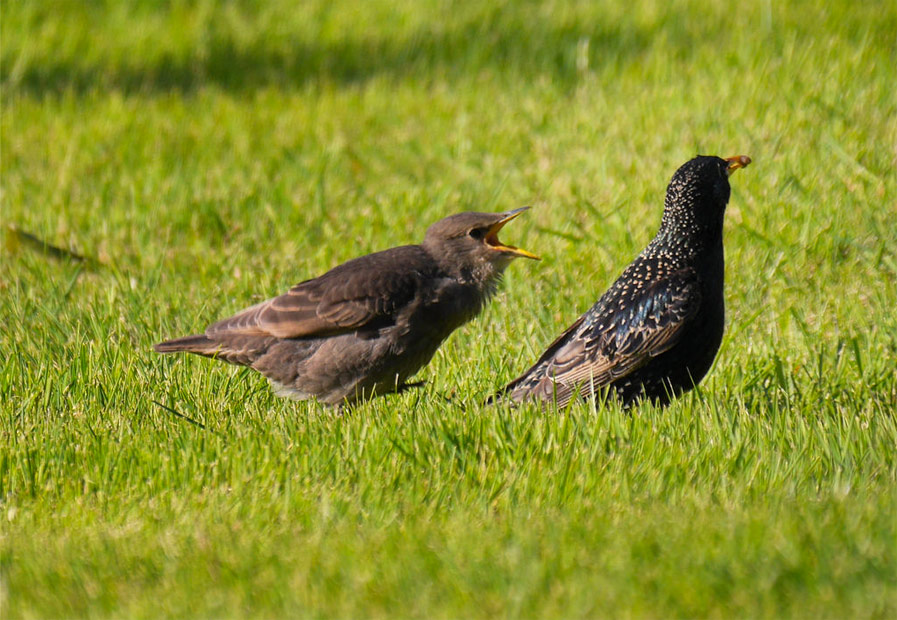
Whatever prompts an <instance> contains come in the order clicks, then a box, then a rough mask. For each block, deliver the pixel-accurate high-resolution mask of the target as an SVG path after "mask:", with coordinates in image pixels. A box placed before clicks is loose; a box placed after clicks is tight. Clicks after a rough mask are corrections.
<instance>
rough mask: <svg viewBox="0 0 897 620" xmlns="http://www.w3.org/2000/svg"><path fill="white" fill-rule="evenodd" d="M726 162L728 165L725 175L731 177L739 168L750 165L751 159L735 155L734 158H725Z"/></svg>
mask: <svg viewBox="0 0 897 620" xmlns="http://www.w3.org/2000/svg"><path fill="white" fill-rule="evenodd" d="M726 161H727V162H729V165H728V166H726V173H727V174H728V175H729V176H732V173H733V172H735V171H736V170H738V169H739V168H745V167H746V166H747V165H748V164H749V163H751V158H750V157H748V156H747V155H736V156H735V157H726Z"/></svg>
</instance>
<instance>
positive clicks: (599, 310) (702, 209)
mask: <svg viewBox="0 0 897 620" xmlns="http://www.w3.org/2000/svg"><path fill="white" fill-rule="evenodd" d="M750 163H751V158H750V157H748V156H746V155H739V156H737V157H729V158H728V159H720V158H719V157H706V156H699V157H695V158H694V159H691V160H690V161H688V162H686V163H685V164H684V165H683V166H682V167H680V168H679V169H678V170H677V171H676V173H675V174H674V175H673V178H672V180H671V181H670V184H669V187H668V188H667V194H666V200H665V203H664V210H663V219H662V221H661V224H660V230H659V231H658V232H657V235H656V236H655V237H654V240H653V241H651V243H650V244H648V247H646V248H645V249H644V250H643V251H642V253H641V254H639V256H638V257H637V258H636V259H635V260H634V261H633V262H632V264H630V265H629V266H628V267H627V268H626V269H625V270H624V271H623V274H622V275H621V276H620V277H619V278H618V279H617V281H616V282H614V284H613V285H612V286H611V287H610V289H608V291H607V292H605V293H604V294H603V295H602V296H601V298H600V299H598V301H597V302H595V305H594V306H592V307H591V309H589V311H588V312H586V313H585V314H583V315H582V316H581V317H579V319H577V320H576V322H574V323H573V325H571V326H570V327H569V328H568V329H567V331H565V332H564V333H563V334H561V335H560V337H558V339H557V340H555V341H554V342H553V343H552V344H551V345H549V346H548V349H547V350H546V351H545V352H544V353H543V354H542V356H541V357H540V358H539V360H538V361H537V362H536V363H535V365H533V367H532V368H530V369H529V370H527V371H526V372H525V373H523V375H521V376H520V377H518V378H517V379H515V380H514V381H512V382H511V383H510V384H509V385H507V386H506V387H505V388H504V389H503V390H502V391H501V392H499V393H498V394H496V395H495V396H493V397H492V399H491V401H496V400H503V399H507V400H511V401H513V402H521V401H525V400H530V399H534V400H542V401H546V402H552V401H554V402H556V403H557V405H558V406H561V407H562V406H564V405H566V404H567V403H569V402H570V401H571V400H572V399H573V397H574V396H575V395H577V394H579V395H580V396H582V397H585V398H588V397H590V396H592V395H593V394H596V393H598V394H601V393H602V392H603V391H604V390H607V391H608V392H609V393H610V394H611V395H612V396H615V397H616V398H618V399H619V400H620V401H621V402H622V403H623V405H624V406H629V405H631V404H632V403H633V402H635V401H636V400H638V399H640V398H647V399H650V400H652V401H654V402H656V403H658V404H660V405H666V404H667V403H669V401H670V399H672V398H674V397H676V396H678V395H680V394H682V393H683V392H687V391H688V390H690V389H692V388H693V387H694V386H695V385H697V384H698V382H699V381H700V380H701V379H702V378H703V377H704V375H705V374H707V371H708V370H709V369H710V366H711V364H712V363H713V359H714V357H716V353H717V351H718V350H719V345H720V342H721V341H722V337H723V327H724V325H725V305H724V301H723V272H724V266H723V215H724V214H725V211H726V204H727V203H728V202H729V194H730V192H731V188H730V187H729V175H731V174H732V173H733V172H735V171H736V170H738V169H739V168H743V167H745V166H747V165H748V164H750Z"/></svg>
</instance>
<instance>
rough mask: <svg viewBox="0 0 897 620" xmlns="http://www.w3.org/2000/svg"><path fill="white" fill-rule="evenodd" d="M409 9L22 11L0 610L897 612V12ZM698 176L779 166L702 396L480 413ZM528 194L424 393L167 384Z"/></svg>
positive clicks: (753, 223)
mask: <svg viewBox="0 0 897 620" xmlns="http://www.w3.org/2000/svg"><path fill="white" fill-rule="evenodd" d="M160 4H161V3H160ZM392 4H393V3H388V2H382V1H377V2H368V3H357V2H346V3H340V4H334V3H333V2H331V1H330V0H325V1H321V2H307V3H301V5H300V6H298V7H297V6H294V3H290V2H280V1H277V2H259V3H252V2H231V3H226V4H224V5H223V6H222V7H216V6H215V5H214V4H213V3H210V2H197V3H187V2H173V3H170V6H168V7H166V8H159V7H158V6H157V3H154V2H143V3H141V2H133V3H125V2H115V3H108V5H107V4H105V3H102V2H91V3H87V2H6V3H3V5H2V20H0V35H2V36H0V53H2V56H0V78H2V115H0V130H2V137H0V145H2V158H0V159H2V161H0V173H2V194H0V214H2V223H3V228H4V237H3V239H4V242H3V243H4V245H3V249H2V256H0V261H2V262H0V321H2V323H0V524H2V525H0V615H2V616H3V617H4V618H6V617H9V618H17V617H23V618H36V617H71V616H90V617H159V616H172V617H185V616H189V617H197V616H200V617H232V616H236V617H242V616H261V617H276V616H279V615H282V614H288V615H290V616H310V617H428V618H429V617H436V618H440V617H442V618H455V617H494V616H496V615H498V616H510V617H519V616H523V617H576V616H579V617H582V616H586V617H602V616H610V617H770V618H778V617H783V616H785V617H832V618H836V617H854V618H858V617H870V618H885V617H894V616H895V615H897V517H895V515H897V416H895V411H897V372H895V366H897V313H895V310H894V309H895V307H897V243H895V240H897V232H895V230H897V174H895V167H897V149H895V145H897V89H895V88H894V79H893V75H894V74H893V71H894V66H895V64H897V47H895V39H894V32H897V5H895V4H894V3H893V2H869V3H860V4H856V3H848V2H846V1H842V2H830V3H827V8H826V9H825V10H822V9H819V8H818V7H817V4H818V3H813V2H792V3H774V2H753V3H751V2H745V3H731V2H730V3H705V2H696V1H695V2H682V3H667V2H648V1H643V0H633V1H632V2H626V3H615V4H613V5H609V3H591V2H579V3H561V2H547V3H543V4H537V3H528V2H519V3H507V4H498V3H455V2H449V1H444V2H425V3H407V5H406V4H402V6H399V7H395V6H392ZM396 4H398V3H396ZM697 152H702V153H711V154H718V155H722V156H729V155H735V154H742V153H746V154H749V155H751V156H752V157H753V158H754V164H753V165H752V166H751V167H749V168H748V169H747V170H745V171H741V172H739V173H738V174H737V175H736V176H734V177H733V196H732V202H731V203H730V207H729V211H728V216H727V225H726V253H727V278H728V282H727V294H726V297H727V304H728V327H727V332H726V337H725V340H724V343H723V347H722V350H721V351H720V355H719V357H718V359H717V362H716V365H715V367H714V369H713V370H712V371H711V374H710V376H709V377H708V379H707V380H706V381H705V382H704V383H703V384H702V385H701V388H700V390H699V391H698V392H696V393H693V394H690V395H688V396H687V397H685V398H683V399H681V400H679V401H677V402H676V403H674V404H673V405H672V406H671V407H669V408H668V409H666V410H658V409H655V408H652V407H651V406H649V405H644V406H641V407H639V408H637V409H635V410H634V411H632V412H631V413H626V412H623V411H620V410H619V408H617V407H615V406H608V407H599V408H597V409H596V408H595V407H594V406H591V405H590V404H588V403H582V404H578V405H576V406H574V407H572V408H571V409H569V410H568V411H563V412H553V411H552V412H546V413H543V412H540V411H539V410H538V409H537V408H535V407H524V408H521V409H518V410H509V409H504V408H501V407H498V408H483V407H481V406H480V405H479V404H478V403H479V402H480V401H481V400H482V398H483V397H485V396H486V395H488V394H489V393H490V392H491V391H492V390H494V389H495V388H497V387H498V386H500V385H502V383H503V382H504V381H506V380H508V379H510V378H511V377H512V376H514V374H515V373H516V372H518V371H521V370H522V369H523V368H524V367H525V366H526V365H527V364H528V363H529V362H531V361H532V360H533V359H534V357H535V356H536V355H537V354H538V353H539V352H540V351H541V350H542V349H543V348H544V347H545V345H546V344H547V343H548V342H549V341H550V340H551V339H552V338H553V337H554V335H556V334H557V333H558V332H559V331H560V330H561V329H563V328H564V327H565V326H566V325H567V324H569V323H570V322H571V321H572V320H573V319H574V318H575V317H576V316H577V315H578V314H579V313H581V312H582V311H584V310H585V309H586V308H587V307H588V306H589V305H590V304H591V303H592V302H593V301H594V300H595V299H596V297H597V296H598V294H599V293H600V292H601V291H602V290H604V288H605V287H606V286H607V285H608V284H609V283H610V282H611V281H612V279H613V278H614V277H615V276H616V275H617V273H618V272H619V270H620V269H621V268H622V267H623V266H624V265H625V264H626V263H627V262H628V261H629V260H630V259H631V258H632V257H633V256H634V255H635V254H636V253H637V252H638V251H639V249H640V248H641V247H642V246H643V245H644V244H645V243H646V242H647V241H648V239H650V237H651V236H652V235H653V232H654V230H655V228H656V226H657V224H658V222H659V218H660V208H661V204H662V202H661V201H662V195H663V191H664V188H665V185H666V182H667V180H668V179H669V177H670V175H672V173H673V171H674V170H675V169H676V168H677V167H678V166H679V165H680V164H681V163H682V162H684V161H685V160H686V159H688V158H689V157H691V156H692V155H694V154H695V153H697ZM524 204H532V205H533V206H534V209H533V210H532V211H530V212H529V213H528V214H527V215H526V216H524V217H522V218H520V219H519V220H517V221H515V222H514V223H513V224H512V225H511V226H509V228H508V230H507V233H506V235H505V237H506V239H507V241H509V242H511V243H517V244H519V245H522V246H523V247H526V248H527V249H530V250H533V251H535V252H538V253H539V254H542V255H543V256H544V257H545V260H543V261H542V262H541V263H538V264H536V263H531V262H528V261H518V262H517V263H515V264H514V265H512V266H511V268H510V270H509V272H508V275H507V278H506V281H505V286H504V289H503V292H502V293H501V294H500V295H499V296H498V297H497V298H496V299H495V301H494V302H493V303H492V304H491V306H490V307H489V309H488V310H487V311H486V312H485V313H484V315H483V316H482V317H480V318H479V319H477V320H476V321H475V322H474V323H472V324H470V325H468V326H466V327H465V328H462V329H461V330H459V331H458V333H457V334H455V335H454V336H453V337H452V338H451V339H450V340H449V341H448V342H447V343H446V344H445V346H444V347H443V348H442V349H441V350H440V352H439V353H438V355H437V356H436V358H434V360H433V362H432V363H431V364H430V365H429V366H428V367H427V368H426V369H425V370H424V371H422V372H421V374H420V375H419V376H420V377H421V378H425V379H427V380H428V383H427V386H426V387H425V388H423V389H422V390H417V391H412V392H409V393H406V394H402V395H398V396H392V397H389V398H381V399H378V400H375V401H373V402H370V403H365V404H362V405H361V406H359V407H357V408H355V409H354V410H352V411H350V412H347V413H345V414H344V415H341V416H335V415H334V414H333V413H332V412H330V411H329V410H325V409H323V408H320V407H318V406H315V405H314V404H310V403H294V402H291V401H283V400H279V399H277V398H275V397H274V396H272V394H271V393H270V390H269V389H268V387H267V384H266V382H265V381H264V379H262V378H261V377H259V376H258V375H256V374H254V373H251V372H248V371H245V370H242V369H238V368H234V367H230V366H226V365H223V364H219V363H215V362H211V361H209V360H202V359H198V358H189V357H162V356H159V355H155V354H154V353H152V350H151V345H152V343H153V342H158V341H159V340H161V339H163V338H167V337H171V336H174V335H180V334H184V333H188V332H192V331H196V330H198V329H201V328H202V327H204V326H205V325H206V324H207V323H208V322H209V321H211V320H214V319H216V318H219V317H222V316H224V315H227V314H228V313H230V312H233V311H235V310H238V309H240V308H242V307H245V306H246V305H248V304H250V303H253V302H255V301H258V300H261V299H264V298H266V297H269V296H272V295H275V294H277V293H279V292H281V291H283V290H284V289H285V288H286V287H288V286H290V285H291V284H293V283H295V282H297V281H299V280H301V279H304V278H307V277H311V276H314V275H317V274H319V273H321V272H323V271H324V270H326V269H327V268H329V267H331V266H333V265H335V264H337V263H338V262H341V261H343V260H346V259H349V258H352V257H354V256H358V255H360V254H363V253H367V252H371V251H375V250H379V249H384V248H386V247H390V246H394V245H399V244H403V243H411V242H416V241H418V240H420V239H421V238H422V235H423V232H424V230H425V229H426V226H427V225H428V224H429V223H430V222H432V221H434V220H436V219H438V218H440V217H442V216H444V215H446V214H449V213H453V212H458V211H463V210H471V209H478V210H503V209H509V208H512V207H517V206H520V205H524ZM13 229H15V230H20V231H25V232H27V233H31V234H33V235H35V236H36V237H37V238H39V239H42V240H44V241H46V242H48V243H51V244H53V245H55V246H60V247H63V248H70V249H72V250H74V251H76V252H77V253H79V254H83V255H85V256H88V257H90V258H91V259H92V260H90V261H86V262H81V263H77V262H73V261H68V260H58V259H56V258H54V257H53V256H51V255H50V254H48V253H47V252H41V251H36V250H35V249H34V245H33V244H29V243H27V240H26V239H25V237H24V236H23V235H21V234H17V233H15V232H10V231H11V230H13ZM154 401H157V402H158V403H161V404H162V405H165V406H167V407H171V408H174V409H176V410H177V411H178V412H180V413H181V414H182V415H184V416H187V417H189V418H190V419H191V420H193V421H195V422H198V423H199V424H201V425H202V426H199V425H196V424H191V423H190V422H189V421H187V420H185V419H183V418H179V417H176V416H174V415H173V414H171V413H170V412H169V411H167V410H166V409H164V408H163V407H160V406H157V405H155V404H154Z"/></svg>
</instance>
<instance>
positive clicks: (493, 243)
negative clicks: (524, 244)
mask: <svg viewBox="0 0 897 620" xmlns="http://www.w3.org/2000/svg"><path fill="white" fill-rule="evenodd" d="M527 209H529V207H520V208H519V209H514V210H513V211H508V212H507V213H505V215H504V216H503V217H502V218H501V219H500V220H498V221H497V222H495V223H494V224H493V225H492V226H490V227H489V230H488V231H487V232H486V237H485V238H484V239H483V241H485V242H486V245H487V246H489V247H490V248H492V249H493V250H498V251H499V252H505V253H507V254H511V255H513V256H522V257H523V258H532V259H533V260H542V259H541V258H539V257H538V256H536V255H535V254H532V253H531V252H527V251H526V250H524V249H522V248H518V247H515V246H513V245H505V244H504V243H502V242H501V241H499V240H498V231H500V230H501V229H502V227H503V226H504V225H505V224H507V223H508V222H510V221H511V220H513V219H514V218H515V217H517V216H518V215H520V214H521V213H523V212H524V211H526V210H527Z"/></svg>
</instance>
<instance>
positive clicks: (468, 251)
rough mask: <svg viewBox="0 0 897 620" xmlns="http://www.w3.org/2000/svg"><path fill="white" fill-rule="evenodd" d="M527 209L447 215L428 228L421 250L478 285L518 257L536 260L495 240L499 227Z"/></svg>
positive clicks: (529, 254) (536, 258) (452, 271)
mask: <svg viewBox="0 0 897 620" xmlns="http://www.w3.org/2000/svg"><path fill="white" fill-rule="evenodd" d="M527 209H529V207H521V208H519V209H514V210H513V211H506V212H504V213H458V214H457V215H450V216H449V217H446V218H443V219H441V220H439V221H438V222H436V223H435V224H433V225H432V226H430V228H428V229H427V236H426V238H425V239H424V242H423V247H424V249H426V250H427V251H428V252H429V253H430V255H431V256H433V258H435V259H436V261H437V262H438V263H439V264H440V265H441V266H442V268H443V269H445V270H446V271H448V272H449V273H454V274H457V275H459V276H461V277H464V278H465V279H467V278H469V279H473V280H476V281H480V282H486V281H489V280H492V279H493V278H495V277H497V276H499V275H501V272H502V271H504V269H505V267H507V266H508V264H509V263H510V262H511V261H512V260H514V259H515V258H517V257H518V256H522V257H524V258H532V259H535V260H539V257H538V256H536V255H535V254H532V253H530V252H527V251H526V250H523V249H521V248H518V247H515V246H513V245H506V244H504V243H502V242H501V241H499V240H498V233H499V231H500V230H501V229H502V227H503V226H504V225H505V224H507V223H508V222H510V221H511V220H513V219H514V218H515V217H517V216H518V215H520V214H521V213H523V212H524V211H526V210H527Z"/></svg>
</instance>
